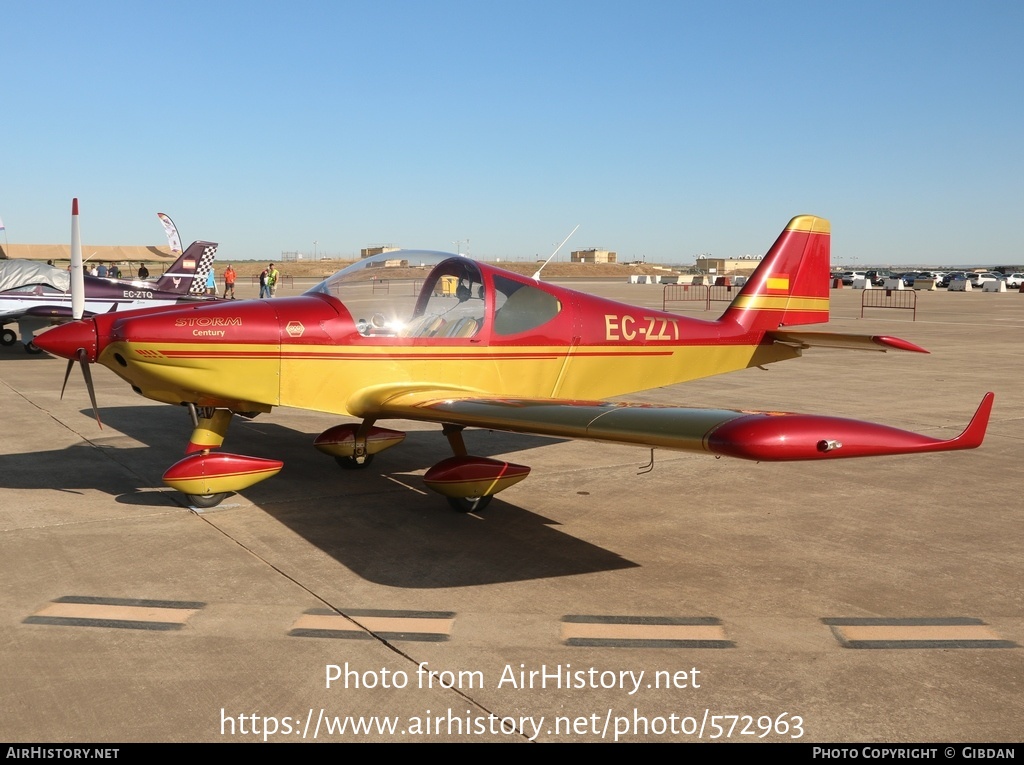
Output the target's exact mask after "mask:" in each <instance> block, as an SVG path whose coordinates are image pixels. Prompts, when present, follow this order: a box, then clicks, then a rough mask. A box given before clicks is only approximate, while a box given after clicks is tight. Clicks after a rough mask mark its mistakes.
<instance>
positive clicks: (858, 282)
mask: <svg viewBox="0 0 1024 765" xmlns="http://www.w3.org/2000/svg"><path fill="white" fill-rule="evenodd" d="M853 288H854V289H855V290H869V289H871V280H870V279H861V278H858V279H854V280H853Z"/></svg>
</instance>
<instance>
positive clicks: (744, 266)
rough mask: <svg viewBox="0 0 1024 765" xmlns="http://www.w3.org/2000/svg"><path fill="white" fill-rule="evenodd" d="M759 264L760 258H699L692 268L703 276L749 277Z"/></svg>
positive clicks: (750, 256) (749, 256) (748, 256)
mask: <svg viewBox="0 0 1024 765" xmlns="http://www.w3.org/2000/svg"><path fill="white" fill-rule="evenodd" d="M760 263H761V256H757V257H754V256H752V255H747V256H745V257H742V258H708V257H704V256H701V257H699V258H697V262H696V263H695V264H694V267H695V268H696V269H697V270H698V271H700V272H701V273H705V274H723V275H724V274H730V275H732V274H735V275H736V276H750V274H752V273H753V272H754V269H755V268H757V267H758V265H760Z"/></svg>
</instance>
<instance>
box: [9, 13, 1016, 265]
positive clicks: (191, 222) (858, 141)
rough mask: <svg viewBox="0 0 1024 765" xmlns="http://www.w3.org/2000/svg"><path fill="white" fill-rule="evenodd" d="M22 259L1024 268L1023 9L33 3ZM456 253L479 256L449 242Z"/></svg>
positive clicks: (16, 211)
mask: <svg viewBox="0 0 1024 765" xmlns="http://www.w3.org/2000/svg"><path fill="white" fill-rule="evenodd" d="M2 28H3V33H4V34H3V37H4V42H3V45H2V46H0V64H2V68H0V72H2V73H3V75H2V76H3V90H2V94H3V96H2V98H0V109H2V112H0V114H2V117H0V135H2V136H3V142H2V146H3V162H2V164H0V218H2V219H3V221H4V223H5V224H6V227H7V237H8V239H9V240H10V241H11V242H25V243H28V242H37V243H55V242H63V241H65V240H67V238H68V236H69V233H68V232H69V224H68V220H67V216H68V212H69V205H70V200H71V197H73V196H78V197H79V198H80V200H81V205H82V213H83V219H82V233H83V240H84V241H85V242H86V244H90V243H91V244H158V243H160V242H161V241H162V240H163V235H162V230H161V228H160V226H159V223H158V221H157V219H156V213H157V212H166V213H168V214H169V215H170V216H171V217H172V218H173V219H174V220H175V222H176V223H177V225H178V228H179V230H180V231H181V235H182V238H183V239H184V240H185V241H186V242H188V241H191V240H192V239H199V238H204V239H211V240H214V241H218V242H220V243H221V250H220V252H221V255H222V256H223V257H233V258H247V257H252V258H258V259H275V258H279V257H280V253H281V252H282V251H285V250H287V251H293V250H298V251H302V252H304V253H307V254H308V253H310V252H311V251H312V249H313V241H314V240H316V241H317V242H318V245H317V248H318V250H319V251H322V252H326V253H328V254H330V255H339V256H344V255H350V254H352V253H355V252H357V251H358V249H359V248H360V247H364V246H366V245H368V244H371V243H381V242H393V243H396V244H399V245H401V246H405V247H418V248H428V249H444V250H454V249H455V247H456V245H454V244H453V242H455V241H457V240H467V239H468V240H470V251H471V252H472V254H474V255H476V256H478V257H487V258H494V257H501V258H513V259H515V258H532V257H533V256H535V255H538V254H540V255H542V256H546V255H547V254H548V253H550V251H551V250H552V249H553V248H554V245H555V244H556V243H557V242H559V241H561V239H562V238H563V237H564V236H565V235H566V234H568V232H569V231H571V230H572V228H573V226H575V225H576V224H577V223H579V224H581V226H580V230H579V232H578V233H577V234H576V235H575V236H574V237H573V239H572V240H570V242H569V244H568V245H567V249H569V248H572V249H576V248H580V247H588V246H598V247H606V248H609V249H613V250H617V251H618V252H619V253H620V257H622V258H625V259H633V258H640V257H646V258H647V260H649V261H671V262H685V261H692V259H693V257H694V256H695V255H696V254H698V253H711V254H713V255H716V256H722V257H730V256H737V255H744V254H757V253H762V252H764V251H765V250H766V249H767V247H768V246H769V245H770V244H771V242H772V241H773V240H774V238H775V237H776V236H777V235H778V233H779V231H780V230H781V229H782V227H783V226H784V225H785V223H786V221H788V219H789V218H790V217H792V216H793V215H795V214H798V213H814V214H818V215H823V216H825V217H827V218H829V219H830V220H831V221H832V232H833V261H834V262H835V263H847V264H851V263H859V264H867V263H916V262H931V263H936V264H938V263H979V264H984V263H1021V262H1024V159H1022V151H1021V134H1022V129H1024V92H1022V91H1024V85H1022V83H1024V77H1022V74H1024V65H1022V58H1021V52H1020V45H1021V39H1022V34H1024V4H1021V3H1019V2H990V3H987V2H981V3H972V4H967V3H952V2H921V3H916V2H885V3H874V2H857V3H852V2H851V3H839V2H821V3H787V2H779V3H764V2H749V3H748V2H722V3H690V2H639V3H630V4H627V3H625V2H618V3H609V2H557V1H556V2H551V1H549V2H532V1H529V0H517V1H516V2H427V1H422V2H403V1H398V2H322V3H319V2H301V1H300V2H287V3H286V2H280V3H269V2H214V3H193V2H178V3H162V4H150V3H135V2H125V3H120V2H103V1H102V0H100V1H99V2H93V3H78V2H75V3H72V2H40V3H10V4H8V5H7V6H6V7H5V9H4V13H3V27H2ZM462 249H463V251H465V245H462Z"/></svg>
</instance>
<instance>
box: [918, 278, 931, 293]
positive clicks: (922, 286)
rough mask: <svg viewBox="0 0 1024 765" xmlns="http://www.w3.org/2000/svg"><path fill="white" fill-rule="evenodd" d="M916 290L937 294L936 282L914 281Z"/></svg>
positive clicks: (927, 280)
mask: <svg viewBox="0 0 1024 765" xmlns="http://www.w3.org/2000/svg"><path fill="white" fill-rule="evenodd" d="M914 289H915V290H928V291H929V292H935V280H934V279H914Z"/></svg>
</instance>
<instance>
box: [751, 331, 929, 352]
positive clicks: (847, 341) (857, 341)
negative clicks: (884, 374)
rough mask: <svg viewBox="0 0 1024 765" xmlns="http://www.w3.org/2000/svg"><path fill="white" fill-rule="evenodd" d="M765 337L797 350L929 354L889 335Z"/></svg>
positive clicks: (779, 334) (778, 333)
mask: <svg viewBox="0 0 1024 765" xmlns="http://www.w3.org/2000/svg"><path fill="white" fill-rule="evenodd" d="M765 335H767V336H768V337H770V338H772V339H773V340H774V341H775V342H777V343H783V344H785V345H792V346H794V347H796V348H847V349H850V350H854V351H913V352H914V353H928V351H926V350H925V349H924V348H922V347H921V346H920V345H914V343H911V342H907V341H906V340H901V339H900V338H898V337H890V336H889V335H845V334H843V333H841V332H787V331H783V330H772V331H769V332H765Z"/></svg>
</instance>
